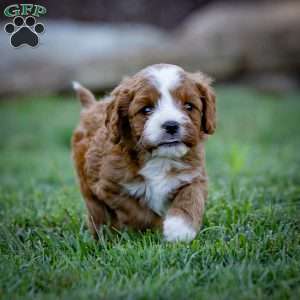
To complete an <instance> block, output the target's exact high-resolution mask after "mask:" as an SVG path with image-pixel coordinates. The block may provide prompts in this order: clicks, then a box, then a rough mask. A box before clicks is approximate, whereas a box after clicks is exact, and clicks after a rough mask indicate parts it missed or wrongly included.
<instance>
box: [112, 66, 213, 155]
mask: <svg viewBox="0 0 300 300" xmlns="http://www.w3.org/2000/svg"><path fill="white" fill-rule="evenodd" d="M114 93H115V95H116V101H117V104H116V107H115V113H116V115H117V116H118V117H119V121H118V122H119V124H118V126H117V130H118V131H119V135H124V136H126V137H127V138H129V139H131V140H132V141H133V143H135V144H137V145H138V146H139V147H142V148H143V149H145V150H147V151H150V152H151V153H152V155H155V156H168V157H181V156H183V155H184V154H185V153H187V151H188V150H189V148H191V147H193V146H195V145H196V144H197V143H198V142H199V140H200V139H201V137H202V136H203V134H204V133H208V134H211V133H213V131H214V128H215V97H214V94H213V93H212V90H211V89H210V87H209V82H208V79H206V78H205V77H204V76H203V75H202V74H201V73H198V74H189V73H186V72H185V71H184V70H183V69H181V68H179V67H177V66H173V65H154V66H151V67H148V68H146V69H144V70H142V71H141V72H139V73H138V74H137V75H135V76H134V77H132V78H130V79H127V80H126V81H125V83H123V84H121V86H120V87H118V88H117V89H116V91H115V92H114ZM126 130H127V133H126V132H125V131H126ZM120 138H121V136H120Z"/></svg>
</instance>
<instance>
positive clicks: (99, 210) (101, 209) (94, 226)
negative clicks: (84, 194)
mask: <svg viewBox="0 0 300 300" xmlns="http://www.w3.org/2000/svg"><path fill="white" fill-rule="evenodd" d="M86 206H87V209H88V225H89V228H90V230H91V232H92V234H93V237H94V238H95V239H98V238H99V229H100V228H101V225H104V224H105V225H109V226H112V227H116V228H117V227H118V226H117V222H116V216H115V213H114V211H112V210H111V209H110V208H109V207H108V206H107V205H106V204H105V203H103V202H101V201H99V200H97V199H86Z"/></svg>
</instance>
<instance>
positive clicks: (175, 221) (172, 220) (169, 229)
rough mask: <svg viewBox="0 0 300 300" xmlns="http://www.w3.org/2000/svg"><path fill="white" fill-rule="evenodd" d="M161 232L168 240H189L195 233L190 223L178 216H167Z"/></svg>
mask: <svg viewBox="0 0 300 300" xmlns="http://www.w3.org/2000/svg"><path fill="white" fill-rule="evenodd" d="M163 232H164V237H165V239H166V240H167V241H169V242H180V241H183V242H190V241H191V240H193V239H194V238H195V236H196V234H197V232H196V230H195V229H194V228H193V227H192V225H191V224H189V223H188V222H187V221H186V220H185V219H184V218H182V217H180V216H167V217H166V219H165V221H164V225H163Z"/></svg>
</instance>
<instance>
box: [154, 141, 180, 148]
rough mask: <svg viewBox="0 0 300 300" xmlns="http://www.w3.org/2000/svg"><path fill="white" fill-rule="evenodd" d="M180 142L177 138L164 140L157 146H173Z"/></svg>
mask: <svg viewBox="0 0 300 300" xmlns="http://www.w3.org/2000/svg"><path fill="white" fill-rule="evenodd" d="M181 144H182V142H181V141H178V140H174V141H165V142H161V143H159V144H158V147H174V146H179V145H181Z"/></svg>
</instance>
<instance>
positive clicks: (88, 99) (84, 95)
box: [72, 81, 96, 108]
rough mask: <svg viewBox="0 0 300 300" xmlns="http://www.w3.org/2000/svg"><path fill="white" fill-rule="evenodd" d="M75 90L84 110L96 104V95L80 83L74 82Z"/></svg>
mask: <svg viewBox="0 0 300 300" xmlns="http://www.w3.org/2000/svg"><path fill="white" fill-rule="evenodd" d="M72 84H73V89H74V90H75V91H76V94H77V97H78V98H79V100H80V103H81V106H82V108H88V107H90V106H92V105H93V104H94V103H96V99H95V97H94V95H93V94H92V93H91V92H90V91H89V90H88V89H86V88H85V87H83V86H82V85H81V84H80V83H78V82H76V81H73V82H72Z"/></svg>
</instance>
